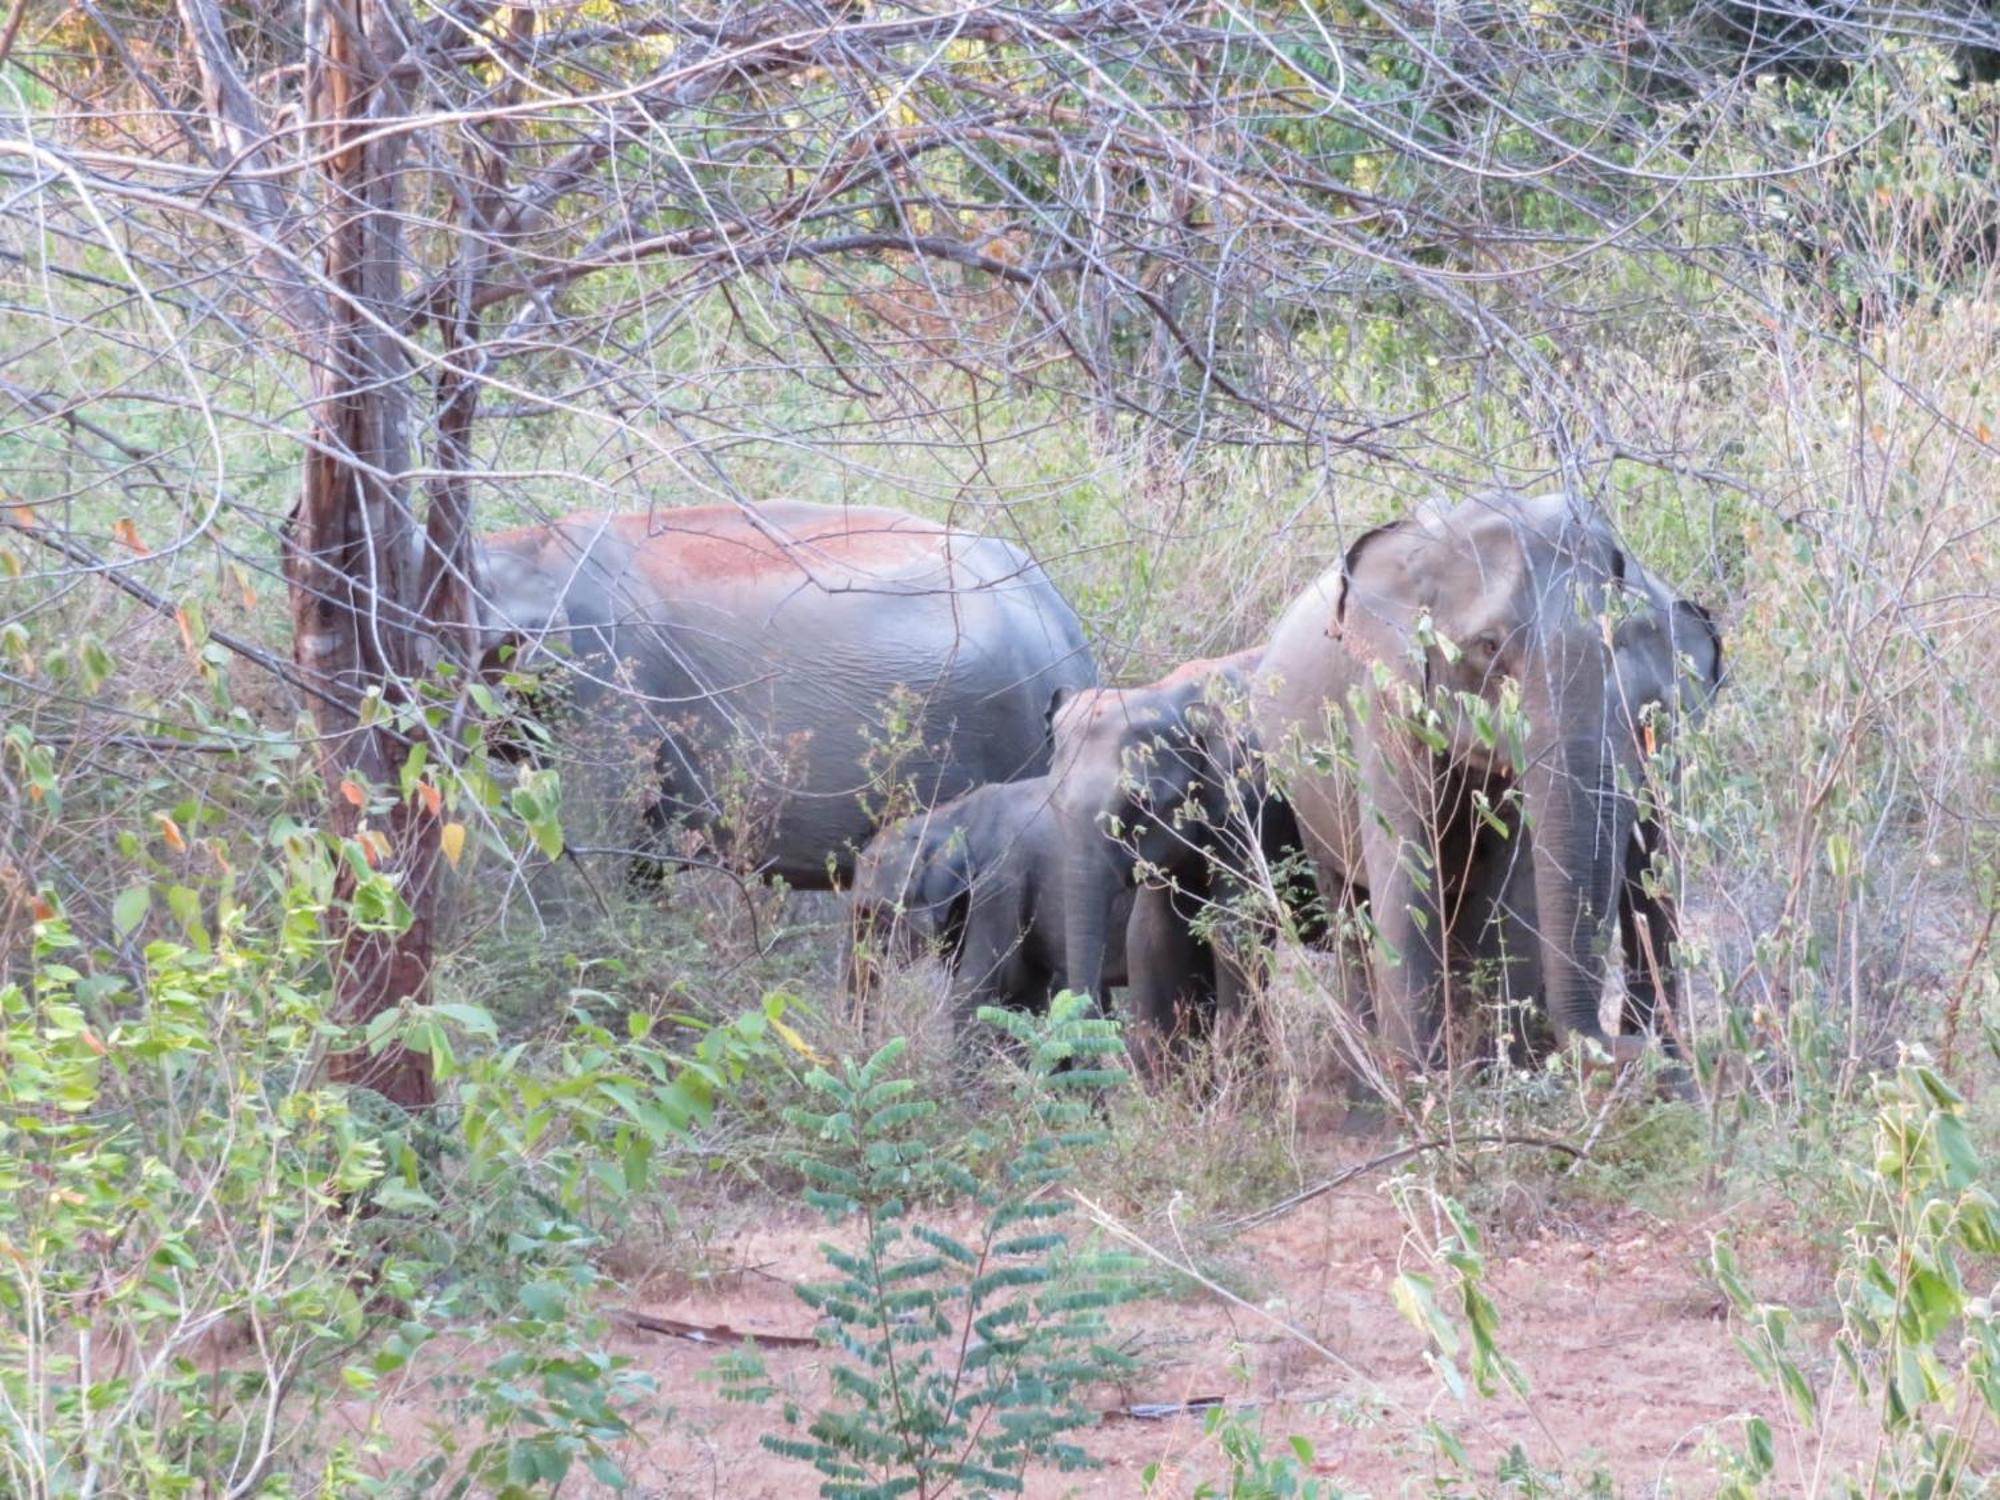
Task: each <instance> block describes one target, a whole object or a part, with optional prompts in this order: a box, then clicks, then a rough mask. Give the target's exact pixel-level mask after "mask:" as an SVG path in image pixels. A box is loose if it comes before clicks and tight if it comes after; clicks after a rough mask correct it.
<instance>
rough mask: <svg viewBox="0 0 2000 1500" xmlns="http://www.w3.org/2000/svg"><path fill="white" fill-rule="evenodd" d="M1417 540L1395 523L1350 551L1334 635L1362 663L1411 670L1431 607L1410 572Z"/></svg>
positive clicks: (1380, 528) (1359, 541)
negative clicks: (1421, 621)
mask: <svg viewBox="0 0 2000 1500" xmlns="http://www.w3.org/2000/svg"><path fill="white" fill-rule="evenodd" d="M1414 534H1415V533H1414V532H1413V531H1412V529H1411V527H1410V524H1409V523H1408V522H1407V521H1391V522H1390V523H1389V524H1388V525H1386V526H1377V527H1375V528H1374V529H1373V530H1372V531H1365V532H1363V533H1362V534H1361V536H1360V537H1359V538H1358V539H1357V540H1356V541H1355V543H1354V545H1353V546H1351V547H1349V548H1348V549H1347V557H1346V559H1345V560H1344V561H1343V562H1342V564H1341V569H1340V587H1339V588H1338V590H1336V592H1335V595H1334V606H1333V627H1332V629H1331V630H1329V631H1328V634H1329V635H1331V636H1332V637H1333V638H1334V639H1336V640H1338V641H1340V642H1341V643H1342V644H1343V645H1345V646H1346V647H1347V649H1348V651H1349V652H1350V653H1352V654H1353V655H1354V656H1355V657H1356V658H1357V659H1359V660H1362V661H1379V662H1387V663H1389V664H1390V665H1391V666H1394V667H1397V668H1399V669H1403V668H1407V667H1408V665H1409V660H1408V658H1409V651H1410V641H1411V636H1412V632H1413V631H1414V629H1415V626H1416V618H1417V613H1418V611H1419V610H1420V609H1421V608H1422V607H1423V605H1424V603H1425V602H1426V601H1424V600H1422V599H1420V598H1418V597H1416V590H1415V589H1414V588H1413V586H1412V580H1411V578H1410V575H1409V571H1408V568H1407V567H1406V566H1405V564H1406V563H1407V561H1408V558H1409V548H1408V542H1409V540H1410V538H1411V537H1412V536H1413V535H1414Z"/></svg>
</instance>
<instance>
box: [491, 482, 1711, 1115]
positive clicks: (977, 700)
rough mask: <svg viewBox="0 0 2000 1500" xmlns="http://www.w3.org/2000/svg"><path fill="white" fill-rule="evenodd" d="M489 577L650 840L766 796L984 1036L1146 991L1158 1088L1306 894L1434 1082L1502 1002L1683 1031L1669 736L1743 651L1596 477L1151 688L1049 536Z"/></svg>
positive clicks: (821, 515)
mask: <svg viewBox="0 0 2000 1500" xmlns="http://www.w3.org/2000/svg"><path fill="white" fill-rule="evenodd" d="M477 566H478V569H479V574H480V580H479V581H480V586H481V594H482V604H481V625H482V645H483V648H484V654H485V655H486V658H487V660H488V661H489V662H497V661H511V662H523V661H525V662H533V661H536V660H555V659H559V660H560V661H561V663H562V668H563V676H564V678H565V679H566V681H567V683H568V692H567V697H568V701H569V710H570V714H571V717H572V722H573V724H574V725H575V726H576V729H577V732H578V733H579V734H580V735H581V736H582V737H583V738H585V739H589V738H591V737H592V736H593V735H607V734H608V733H609V728H610V726H611V725H613V723H614V722H615V723H617V724H619V725H621V726H623V727H625V728H628V729H636V731H637V736H638V741H637V742H638V743H641V744H643V745H645V746H646V747H647V754H648V757H649V764H648V765H647V766H646V768H645V771H646V776H647V779H648V781H649V783H650V784H651V785H652V786H653V788H654V791H653V793H652V794H651V795H650V796H649V799H648V806H647V811H646V819H647V822H648V824H649V827H650V829H651V831H652V834H653V836H654V838H655V840H656V842H655V844H654V846H653V848H654V850H655V852H656V853H661V854H662V857H666V858H671V857H672V854H671V850H672V848H673V847H683V848H684V847H686V845H685V842H683V844H681V845H679V846H673V845H670V844H669V843H668V842H667V840H669V839H670V838H671V837H672V836H674V835H676V834H678V835H679V836H680V837H681V838H682V839H683V840H685V839H686V838H687V837H688V836H689V834H690V831H692V832H693V833H695V834H699V833H701V832H704V831H706V832H709V833H711V834H713V833H714V832H715V831H716V830H718V829H719V828H720V827H721V826H722V825H723V823H724V822H725V821H727V820H728V819H730V818H731V817H732V816H733V817H736V818H738V820H739V821H740V816H741V809H742V807H744V806H745V805H746V804H755V805H758V806H761V807H762V808H764V809H765V811H764V813H763V815H762V816H761V817H760V819H759V820H758V822H757V825H756V828H755V832H754V835H753V836H752V837H751V838H750V840H749V841H748V843H747V846H746V845H744V844H742V843H741V842H739V847H738V849H737V853H738V855H739V857H743V858H745V859H746V860H747V862H749V863H751V864H752V865H754V867H755V868H757V869H759V870H761V871H763V872H765V873H768V874H770V875H773V876H777V877H781V878H782V879H783V880H785V881H786V882H787V883H788V884H790V885H791V886H793V887H795V888H804V889H840V890H846V891H848V892H849V893H850V896H851V899H852V902H853V907H854V912H855V917H856V931H857V933H858V934H859V935H860V938H861V940H860V941H859V942H858V943H857V944H856V951H855V952H854V953H852V954H851V955H850V962H849V964H848V965H847V973H848V976H849V981H850V983H852V984H854V985H856V986H858V987H859V988H860V989H861V990H863V991H867V990H870V989H871V988H872V987H873V985H874V983H875V981H876V980H877V979H878V978H879V975H880V972H881V966H882V965H883V964H885V963H888V962H893V961H897V960H899V959H904V958H908V957H911V956H913V955H915V954H917V953H919V952H922V951H926V950H928V951H933V952H936V953H938V954H939V955H940V956H941V957H942V958H943V959H944V961H945V963H946V964H947V966H948V967H949V968H950V970H951V971H952V975H953V980H952V991H953V1002H954V1003H953V1012H954V1017H955V1019H956V1020H958V1021H961V1022H962V1021H963V1020H964V1019H965V1018H966V1017H967V1016H968V1015H969V1014H970V1012H971V1010H972V1009H974V1008H975V1007H977V1006H979V1005H982V1004H988V1003H998V1004H1008V1005H1015V1006H1034V1005H1038V1004H1041V1003H1044V1002H1045V1001H1046V999H1047V997H1048V996H1049V995H1050V994H1051V993H1053V992H1054V991H1055V990H1056V989H1058V988H1063V987H1067V988H1069V989H1072V990H1075V991H1078V992H1080V993H1087V994H1089V995H1091V996H1093V997H1094V998H1095V999H1097V1000H1098V1001H1099V1002H1101V1003H1103V1002H1108V1000H1109V990H1110V989H1111V988H1112V987H1114V986H1120V985H1122V986H1123V987H1124V988H1125V991H1126V999H1125V1010H1126V1015H1127V1021H1128V1036H1129V1037H1130V1039H1131V1042H1132V1045H1133V1050H1134V1054H1135V1057H1136V1058H1137V1060H1138V1062H1139V1064H1140V1066H1141V1069H1142V1071H1144V1072H1146V1073H1147V1074H1149V1075H1153V1076H1157V1075H1158V1074H1159V1073H1160V1072H1161V1070H1162V1069H1163V1068H1164V1067H1165V1066H1166V1065H1167V1061H1168V1059H1169V1057H1170V1055H1171V1045H1170V1044H1171V1042H1172V1040H1173V1039H1174V1038H1175V1037H1176V1036H1178V1035H1182V1034H1184V1033H1185V1032H1186V1031H1187V1030H1188V1028H1189V1026H1190V1024H1191V1023H1192V1024H1193V1025H1194V1026H1195V1027H1196V1028H1197V1029H1199V1027H1201V1026H1206V1027H1207V1028H1208V1029H1209V1031H1210V1032H1211V1034H1212V1035H1213V1036H1214V1038H1215V1039H1216V1041H1217V1044H1218V1045H1227V1044H1229V1043H1230V1040H1231V1039H1232V1038H1233V1037H1234V1036H1235V1035H1236V1034H1237V1030H1238V1028H1240V1027H1241V1026H1242V1025H1243V1024H1244V1022H1245V1020H1246V1015H1247V1011H1246V1004H1245V999H1246V994H1247V992H1248V990H1249V988H1250V978H1251V975H1250V966H1251V965H1252V964H1253V963H1254V961H1255V955H1254V953H1252V952H1249V951H1247V945H1246V944H1245V943H1243V942H1242V941H1240V935H1239V937H1235V938H1231V939H1230V940H1227V941H1225V940H1223V939H1222V937H1221V936H1220V935H1219V932H1220V928H1219V926H1218V915H1217V914H1218V913H1222V914H1225V916H1226V914H1227V913H1228V912H1229V911H1231V910H1232V909H1234V908H1235V907H1236V906H1237V905H1238V904H1239V903H1241V902H1243V901H1244V900H1246V899H1248V900H1251V901H1256V900H1262V901H1264V902H1266V903H1269V902H1270V900H1271V898H1272V897H1276V898H1277V909H1278V910H1280V911H1282V912H1287V913H1291V914H1293V915H1294V916H1295V917H1296V918H1297V923H1296V925H1295V926H1294V928H1293V930H1294V931H1296V932H1298V933H1300V934H1301V935H1304V936H1307V937H1310V936H1313V935H1314V934H1315V933H1316V932H1330V931H1334V930H1339V929H1342V928H1345V929H1346V930H1349V931H1360V932H1363V933H1365V934H1366V935H1367V937H1368V939H1369V943H1368V947H1369V950H1370V953H1371V964H1372V970H1373V975H1372V983H1371V984H1370V985H1369V986H1368V988H1369V991H1370V993H1371V994H1372V996H1373V1005H1372V1010H1373V1019H1374V1022H1375V1024H1376V1025H1377V1026H1378V1027H1379V1029H1380V1030H1381V1031H1382V1032H1383V1033H1384V1035H1385V1037H1386V1038H1387V1039H1388V1040H1389V1041H1390V1042H1391V1043H1392V1045H1393V1050H1394V1052H1395V1053H1396V1054H1397V1055H1398V1057H1399V1058H1400V1060H1401V1061H1402V1062H1403V1063H1404V1064H1406V1065H1407V1066H1409V1067H1411V1068H1414V1069H1417V1070H1423V1071H1429V1070H1433V1069H1436V1068H1439V1067H1450V1066H1457V1065H1459V1064H1461V1063H1463V1062H1464V1061H1466V1060H1467V1059H1466V1058H1464V1057H1462V1056H1461V1055H1459V1051H1460V1049H1459V1048H1458V1046H1457V1045H1456V1044H1455V1042H1454V1037H1455V1035H1456V1028H1454V1027H1453V1026H1452V1025H1450V1024H1448V1021H1449V1019H1450V1018H1451V1017H1452V1016H1453V1015H1455V1014H1456V1013H1458V1011H1459V1009H1460V1007H1461V1006H1462V1005H1463V1003H1464V996H1466V995H1467V994H1468V993H1471V992H1473V991H1474V990H1475V989H1477V988H1478V987H1479V986H1486V987H1488V988H1489V989H1496V987H1497V993H1499V994H1502V995H1504V996H1506V997H1511V998H1512V999H1513V1000H1515V1001H1517V1002H1523V1003H1528V1004H1529V1005H1530V1007H1531V1009H1532V1011H1533V1012H1534V1013H1535V1014H1536V1015H1538V1016H1539V1017H1540V1018H1542V1020H1543V1021H1544V1022H1545V1023H1546V1027H1547V1031H1548V1032H1549V1033H1551V1034H1552V1038H1553V1040H1554V1041H1555V1042H1556V1043H1557V1044H1558V1045H1562V1044H1568V1043H1570V1042H1573V1041H1579V1040H1581V1041H1588V1042H1594V1043H1596V1044H1598V1045H1599V1046H1601V1047H1602V1048H1603V1049H1604V1050H1605V1051H1606V1052H1608V1053H1610V1054H1611V1055H1613V1056H1615V1057H1620V1058H1624V1057H1629V1056H1632V1055H1634V1054H1635V1053H1636V1051H1637V1049H1639V1048H1640V1047H1642V1046H1643V1045H1644V1044H1645V1041H1646V1039H1647V1038H1649V1037H1655V1036H1656V1037H1658V1038H1659V1039H1660V1040H1661V1043H1662V1045H1663V1047H1664V1048H1665V1049H1666V1050H1667V1051H1669V1052H1672V1051H1673V1050H1675V1048H1676V1044H1677V1037H1676V1023H1675V1017H1676V996H1677V986H1676V981H1675V978H1674V967H1673V947H1674V938H1675V914H1674V912H1673V910H1672V907H1671V905H1670V902H1669V900H1668V898H1667V897H1666V895H1665V894H1664V888H1663V884H1662V879H1661V875H1662V870H1661V869H1660V860H1661V855H1662V848H1663V830H1662V828H1661V826H1660V818H1661V814H1662V810H1663V808H1664V806H1665V805H1666V804H1667V802H1668V801H1669V800H1670V799H1669V794H1670V792H1671V786H1670V785H1669V784H1668V783H1669V781H1670V778H1671V775H1672V770H1671V766H1672V757H1671V756H1666V755H1663V754H1662V752H1663V750H1664V749H1665V748H1666V747H1667V745H1668V743H1669V741H1670V740H1671V738H1672V736H1673V734H1674V733H1675V731H1676V730H1677V729H1678V728H1679V727H1681V726H1682V725H1683V724H1685V723H1686V721H1687V720H1688V718H1689V716H1691V715H1692V714H1694V713H1696V712H1698V711H1699V710H1700V708H1701V707H1702V705H1703V704H1704V703H1705V702H1706V701H1707V698H1708V696H1709V695H1710V693H1711V692H1712V691H1713V689H1714V687H1715V686H1716V683H1717V681H1718V678H1719V673H1720V667H1721V640H1720V636H1719V634H1718V633H1717V631H1716V629H1715V627H1714V625H1713V623H1712V622H1711V621H1710V619H1709V617H1708V616H1707V615H1706V614H1705V613H1704V612H1703V611H1702V610H1701V609H1700V608H1699V607H1697V606H1695V605H1693V604H1691V603H1689V602H1687V601H1686V600H1683V599H1679V598H1677V597H1676V596H1675V595H1674V594H1673V593H1672V591H1670V590H1669V589H1668V588H1667V587H1666V586H1665V585H1664V584H1663V583H1662V582H1661V581H1660V580H1659V579H1658V578H1657V577H1655V576H1654V575H1653V574H1651V573H1650V572H1648V571H1647V570H1646V569H1645V568H1643V567H1642V566H1640V565H1639V564H1638V562H1636V561H1635V560H1634V559H1632V558H1630V557H1629V556H1627V555H1626V553H1625V552H1624V551H1623V549H1622V548H1621V546H1620V545H1619V543H1618V541H1617V539H1616V537H1615V536H1614V535H1613V533H1612V531H1611V529H1610V527H1609V525H1608V524H1607V523H1606V521H1605V520H1604V518H1603V517H1602V516H1601V515H1600V514H1599V513H1597V512H1596V511H1595V510H1594V509H1593V508H1592V507H1591V506H1590V505H1589V504H1588V503H1587V502H1585V501H1582V500H1580V499H1578V498H1576V497H1574V496H1571V495H1566V494H1553V495H1545V496H1540V497H1532V498H1530V497H1522V496H1518V495H1513V494H1506V493H1502V494H1488V495H1480V496H1477V497H1474V498H1470V499H1466V500H1463V501H1461V502H1459V503H1457V504H1455V505H1451V506H1443V505H1440V506H1434V507H1429V508H1426V509H1424V510H1422V511H1420V512H1418V513H1417V514H1414V515H1412V516H1410V517H1408V518H1406V519H1403V520H1400V521H1397V522H1394V523H1392V524H1390V525H1387V526H1383V527H1379V528H1377V529H1376V530H1373V531H1370V532H1368V533H1367V534H1365V535H1363V536H1361V537H1360V538H1359V539H1358V540H1357V541H1355V542H1354V543H1353V545H1352V546H1350V547H1349V548H1348V550H1347V552H1346V555H1345V556H1344V557H1343V558H1341V559H1340V561H1339V562H1338V563H1337V564H1336V565H1334V566H1333V567H1332V568H1330V569H1328V570H1327V572H1326V573H1325V574H1324V575H1323V576H1322V577H1321V578H1319V579H1318V580H1317V581H1316V582H1315V583H1314V584H1312V585H1311V586H1310V587H1309V588H1307V589H1306V590H1305V591H1304V592H1303V593H1302V594H1300V595H1299V596H1298V598H1297V599H1295V600H1294V601H1293V602H1292V603H1291V605H1290V606H1289V607H1288V608H1287V609H1286V610H1285V611H1284V612H1283V613H1282V614H1281V615H1280V616H1279V618H1278V620H1277V622H1276V624H1275V625H1274V626H1273V628H1272V631H1271V634H1270V637H1269V639H1268V640H1267V641H1266V642H1265V644H1263V645H1262V646H1260V647H1257V648H1255V649H1253V650H1248V651H1243V652H1240V653H1238V654H1236V655H1234V656H1229V657H1223V658H1219V659H1214V660H1204V661H1197V662H1190V663H1188V664H1187V665H1185V666H1183V667H1180V668H1178V669H1176V670H1175V671H1173V672H1170V673H1168V674H1167V675H1166V676H1165V677H1163V678H1161V679H1160V680H1159V681H1158V682H1155V683H1152V684H1149V685H1147V686H1144V687H1131V688H1113V687H1104V686H1099V685H1098V682H1097V672H1096V668H1095V666H1094V665H1093V663H1092V660H1091V656H1090V652H1089V648H1088V645H1087V643H1086V641H1085V638H1084V633H1083V630H1082V627H1081V624H1080V622H1079V621H1078V619H1077V617H1076V614H1075V612H1074V611H1073V610H1072V609H1071V608H1070V606H1069V605H1068V604H1067V603H1066V602H1065V601H1064V599H1063V598H1062V597H1061V595H1060V594H1059V593H1058V592H1057V590H1056V589H1055V587H1054V585H1053V584H1052V583H1051V582H1050V580H1049V579H1048V577H1047V576H1046V574H1044V573H1043V571H1042V570H1041V568H1040V567H1039V566H1038V565H1037V564H1036V563H1035V561H1034V560H1033V559H1032V558H1031V557H1030V556H1029V555H1028V554H1027V553H1026V552H1025V551H1024V550H1022V549H1021V548H1019V547H1017V546H1015V545H1013V544H1011V543H1009V542H1006V541H1002V540H1000V539H997V538H994V537H988V536H979V535H973V534H969V533H967V532H964V531H960V530H956V529H953V528H951V527H948V526H944V525H940V524H937V523H934V522H930V521H925V520H920V519H918V518H916V517H913V516H908V515H904V514H902V513H899V512H895V511H888V510H872V509H861V508H837V509H836V508H826V507H818V506H811V505H805V504H800V503H774V504H767V505H763V506H760V507H757V508H755V509H754V510H747V509H739V508H736V507H704V508H690V509H680V510H667V511H661V512H657V513H655V514H653V515H650V516H646V515H628V516H578V517H572V518H570V519H568V520H565V521H562V522H559V523H556V524H554V525H550V526H543V527H531V528H525V529H523V530H519V531H515V532H510V533H506V534H503V535H500V536H496V537H490V538H488V539H486V541H485V542H484V544H483V546H482V548H481V551H480V555H479V558H478V564H477ZM508 647H511V648H512V649H511V650H508V649H504V648H508ZM551 649H552V654H550V655H544V653H547V652H551ZM908 808H914V809H916V810H915V811H903V810H904V809H908ZM899 811H903V815H902V816H894V815H893V814H895V813H896V812H899ZM739 832H740V830H739ZM1614 918H1615V922H1614ZM1614 927H1615V929H1616V931H1617V932H1618V933H1619V947H1620V949H1621V955H1620V956H1621V957H1622V964H1623V980H1624V984H1623V991H1624V999H1623V1004H1622V1009H1621V1013H1620V1016H1619V1020H1618V1022H1617V1023H1616V1032H1617V1034H1616V1035H1613V1034H1611V1033H1610V1032H1607V1030H1606V1029H1605V1027H1604V1025H1603V1023H1602V1021H1601V1019H1600V1009H1601V1000H1602V996H1603V990H1604V987H1605V978H1606V970H1607V967H1608V965H1609V954H1610V949H1611V939H1610V933H1611V931H1612V930H1613V929H1614Z"/></svg>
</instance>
